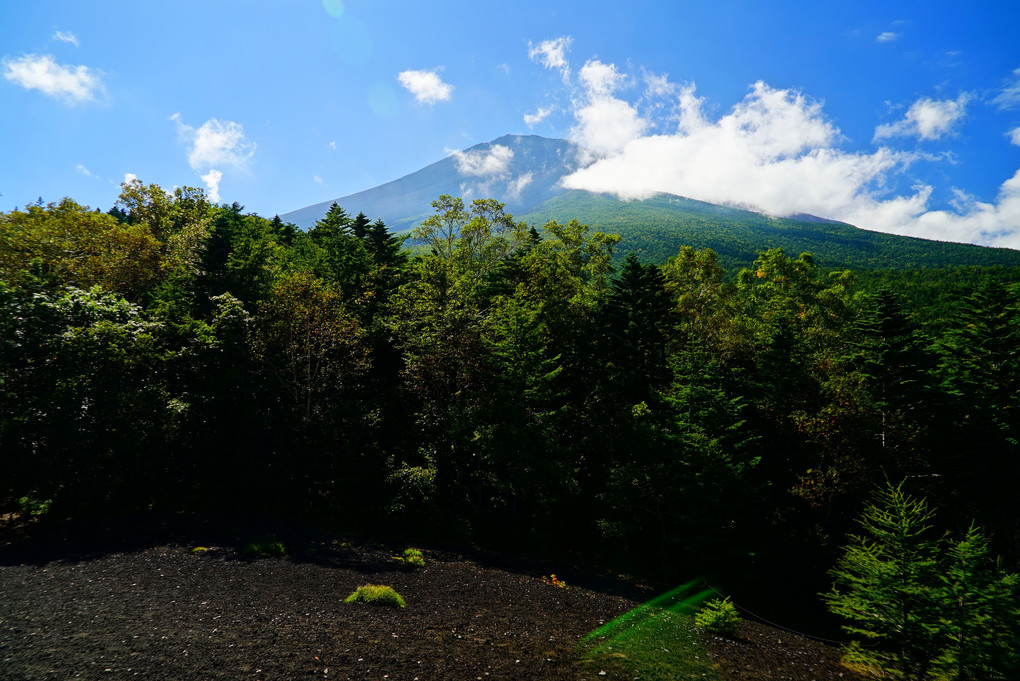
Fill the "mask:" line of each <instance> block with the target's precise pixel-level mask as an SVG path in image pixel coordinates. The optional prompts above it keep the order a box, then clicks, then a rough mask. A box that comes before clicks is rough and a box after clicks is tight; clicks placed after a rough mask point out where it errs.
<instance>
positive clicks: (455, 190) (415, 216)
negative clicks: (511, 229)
mask: <svg viewBox="0 0 1020 681" xmlns="http://www.w3.org/2000/svg"><path fill="white" fill-rule="evenodd" d="M577 156H578V147H577V146H576V145H574V144H573V143H571V142H568V141H566V140H557V139H547V138H545V137H538V136H536V135H505V136H503V137H500V138H499V139H495V140H493V141H491V142H486V143H484V144H477V145H475V146H473V147H471V148H470V149H466V150H464V151H462V152H457V153H455V154H451V155H450V156H447V157H446V158H444V159H443V160H441V161H438V162H436V163H433V164H431V165H429V166H426V167H424V168H422V169H421V170H418V171H416V172H413V173H411V174H410V175H405V176H404V177H401V178H400V179H397V180H394V181H392V182H387V183H386V184H383V185H380V186H378V187H374V188H372V189H368V190H366V191H363V192H358V193H357V194H351V195H349V196H343V197H339V198H336V199H331V200H329V201H323V202H322V203H316V204H313V205H311V206H307V207H305V208H300V209H298V210H295V211H291V212H290V213H285V214H283V215H281V216H280V218H281V219H283V220H284V221H285V222H293V223H294V224H296V225H297V226H298V227H302V228H305V229H308V228H310V227H312V226H314V225H315V221H316V220H319V219H321V218H322V216H323V215H325V214H326V211H327V210H329V207H330V205H331V204H332V203H333V202H334V201H336V203H338V204H339V205H340V206H342V207H343V208H344V209H345V210H346V211H347V212H348V213H350V214H352V215H356V214H357V213H359V212H363V213H365V215H367V216H369V217H370V218H372V219H373V220H374V219H377V218H381V219H382V220H383V221H384V222H385V223H386V225H387V226H388V227H389V228H390V229H391V230H392V231H394V232H403V231H408V230H410V229H411V228H412V227H414V226H415V225H417V224H418V223H419V222H421V221H422V220H424V219H425V218H426V217H428V216H429V214H430V213H431V202H432V201H434V200H435V199H436V198H438V197H439V195H440V194H450V195H451V196H460V197H462V198H463V199H465V201H468V200H470V199H487V198H494V199H498V200H499V201H502V202H504V203H506V204H507V209H508V210H509V211H510V212H512V213H517V212H520V211H522V210H526V209H527V208H530V207H531V206H535V205H538V204H540V203H542V202H544V201H546V200H547V199H550V198H552V197H553V196H556V195H557V194H559V193H562V192H563V191H564V189H563V188H562V187H560V186H559V184H558V183H559V181H560V179H561V178H562V177H563V176H564V175H567V174H569V173H570V172H572V171H573V170H574V169H576V168H577V167H578V162H577Z"/></svg>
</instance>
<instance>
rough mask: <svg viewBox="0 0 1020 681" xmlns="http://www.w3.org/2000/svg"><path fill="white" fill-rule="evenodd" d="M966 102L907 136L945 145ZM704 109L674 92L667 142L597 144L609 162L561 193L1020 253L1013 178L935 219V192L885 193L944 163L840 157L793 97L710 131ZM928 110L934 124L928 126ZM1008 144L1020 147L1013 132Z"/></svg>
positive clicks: (964, 198) (762, 94)
mask: <svg viewBox="0 0 1020 681" xmlns="http://www.w3.org/2000/svg"><path fill="white" fill-rule="evenodd" d="M603 73H604V74H605V72H603ZM594 82H596V83H600V84H605V83H618V82H619V78H617V77H616V76H613V75H608V76H606V77H603V78H597V79H594ZM595 91H597V92H605V91H606V90H605V89H604V88H603V89H601V90H600V89H599V88H595ZM610 91H611V88H610ZM595 99H600V98H599V97H595ZM601 99H602V100H613V101H615V102H618V106H620V107H622V106H624V105H626V106H627V107H630V111H631V113H630V114H628V115H630V116H632V117H633V119H632V120H644V119H642V118H640V117H638V114H637V112H636V109H635V108H634V107H633V106H631V105H629V104H627V103H626V102H623V101H622V100H618V99H615V97H614V96H613V95H605V94H604V95H602V96H601ZM924 101H925V100H922V102H924ZM928 101H930V100H928ZM966 101H967V96H966V95H961V97H960V98H959V99H957V100H949V101H948V105H947V104H946V103H945V102H935V103H934V104H935V105H936V106H934V107H930V109H929V108H925V107H926V106H927V105H926V104H925V105H921V106H918V107H917V109H914V110H915V112H916V114H915V115H914V117H912V118H909V117H908V119H907V120H910V121H912V123H911V125H912V126H913V134H917V135H919V136H922V135H926V136H927V137H928V138H936V139H937V138H938V137H939V136H941V135H945V134H948V133H949V132H950V131H951V130H952V125H953V123H955V122H956V121H958V120H959V119H960V118H961V117H962V116H963V106H964V104H965V103H966ZM574 107H575V116H578V120H579V121H581V124H579V126H578V128H577V129H575V132H576V133H577V135H576V138H575V141H578V142H581V143H584V142H585V141H586V134H585V133H586V132H587V131H588V129H587V128H586V127H585V125H584V122H583V120H582V115H587V114H586V113H585V112H590V111H591V108H592V103H591V101H589V99H582V100H579V101H577V102H575V103H574ZM703 108H704V107H703V100H702V99H700V98H698V97H697V96H696V94H695V88H694V86H693V85H687V86H683V87H679V88H678V94H677V95H676V109H677V112H676V119H675V120H676V121H677V122H676V128H675V130H674V131H672V132H670V133H668V134H655V135H652V134H647V132H646V133H645V134H639V135H634V136H630V135H623V136H621V139H624V138H627V137H630V139H627V140H626V141H625V142H622V143H621V144H619V145H618V146H617V148H616V149H615V150H612V149H611V148H610V147H611V145H603V151H605V152H607V153H606V154H605V156H604V157H603V158H601V159H599V160H597V161H595V162H594V163H592V164H590V165H588V166H587V167H585V168H583V169H581V170H578V171H576V172H575V173H573V174H571V175H569V176H568V177H567V178H565V180H564V184H565V185H566V186H567V187H569V188H572V189H586V190H589V191H594V192H607V193H613V194H616V195H618V196H620V197H622V198H625V199H641V198H647V197H650V196H652V195H654V194H656V193H659V192H665V193H670V194H676V195H680V196H686V197H690V198H694V199H699V200H702V201H708V202H711V203H717V204H723V205H731V206H738V207H743V208H749V209H751V210H756V211H760V212H763V213H766V214H770V215H776V216H783V215H790V214H793V213H801V212H803V213H811V214H814V215H819V216H823V217H827V218H832V219H836V220H843V221H845V222H848V223H850V224H854V225H857V226H858V227H862V228H864V229H872V230H877V231H883V232H891V233H897V234H904V235H909V236H918V237H924V238H929V239H941V240H946V241H961V242H970V243H981V244H987V245H992V246H1007V247H1011V248H1020V171H1018V172H1017V173H1016V174H1015V175H1014V176H1013V177H1012V178H1010V179H1009V180H1007V181H1006V182H1004V183H1003V184H1002V186H1001V187H1000V191H999V195H998V197H997V198H996V200H995V202H993V203H988V202H981V201H978V200H976V199H974V198H973V197H970V196H968V195H966V194H965V193H963V192H957V200H956V201H955V202H954V204H953V205H952V210H935V209H932V208H931V206H930V202H931V197H932V194H933V191H934V188H933V187H930V186H926V185H921V186H915V187H913V189H912V190H911V191H910V192H907V193H905V194H901V195H895V194H891V193H890V192H889V191H888V190H887V189H886V187H887V186H888V185H889V184H891V182H890V180H892V179H894V178H896V177H899V176H900V175H901V174H902V172H903V171H904V170H905V169H906V168H907V167H908V166H910V165H911V164H912V163H917V162H921V161H933V160H937V159H939V158H945V157H933V156H924V155H921V154H919V153H913V152H902V151H895V150H892V149H889V148H885V147H881V148H879V149H877V150H875V151H873V152H871V153H863V152H858V153H852V152H847V151H843V150H841V149H839V145H840V144H841V143H842V142H843V141H844V140H843V137H842V135H841V134H840V132H839V129H838V128H837V127H836V126H835V125H833V124H832V123H831V122H830V121H829V120H827V119H826V118H825V116H824V115H823V112H822V104H821V103H820V102H817V101H815V100H812V99H810V98H808V97H806V96H805V95H803V94H801V93H799V92H796V91H793V90H781V89H774V88H771V87H769V86H768V85H766V84H764V83H761V82H759V83H756V84H755V85H753V86H752V87H751V90H750V92H749V93H748V94H747V96H746V97H745V98H744V100H743V101H741V102H740V103H738V104H737V105H735V106H734V107H733V108H732V109H731V110H730V111H728V112H726V113H725V114H723V115H722V116H720V117H719V118H717V119H715V120H713V119H710V118H709V117H708V116H707V115H706V114H705V113H704V111H703ZM912 108H913V107H912ZM929 110H930V111H934V112H935V113H936V114H939V115H933V116H931V117H926V112H927V111H929ZM1010 138H1011V139H1012V140H1013V141H1014V143H1018V144H1020V128H1017V129H1016V130H1014V131H1011V132H1010Z"/></svg>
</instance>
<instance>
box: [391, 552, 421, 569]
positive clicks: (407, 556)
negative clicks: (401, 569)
mask: <svg viewBox="0 0 1020 681" xmlns="http://www.w3.org/2000/svg"><path fill="white" fill-rule="evenodd" d="M393 560H395V561H396V562H398V563H400V564H401V565H403V566H405V567H410V568H423V567H425V556H423V555H422V553H421V549H415V548H407V549H404V553H402V554H401V555H399V556H393Z"/></svg>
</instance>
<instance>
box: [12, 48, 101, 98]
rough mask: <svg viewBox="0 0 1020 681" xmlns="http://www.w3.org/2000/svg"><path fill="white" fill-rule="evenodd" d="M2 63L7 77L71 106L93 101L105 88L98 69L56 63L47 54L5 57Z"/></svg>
mask: <svg viewBox="0 0 1020 681" xmlns="http://www.w3.org/2000/svg"><path fill="white" fill-rule="evenodd" d="M3 66H4V78H6V79H7V80H9V81H11V82H13V83H17V84H18V85H20V86H22V87H24V88H26V89H28V90H40V91H41V92H42V93H43V94H46V95H49V96H50V97H55V98H56V99H59V100H61V101H63V102H64V103H65V104H68V105H71V106H73V105H75V104H79V103H81V102H88V101H94V100H95V99H96V98H97V96H98V95H100V94H102V93H103V92H104V86H103V79H102V72H101V71H97V70H95V69H90V68H89V67H88V66H66V65H63V64H58V63H57V62H56V61H55V60H54V59H53V57H52V56H50V55H48V54H46V55H36V54H29V55H26V56H24V57H21V58H19V59H4V60H3Z"/></svg>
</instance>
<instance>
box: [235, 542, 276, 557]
mask: <svg viewBox="0 0 1020 681" xmlns="http://www.w3.org/2000/svg"><path fill="white" fill-rule="evenodd" d="M241 553H243V554H245V555H248V556H256V557H259V558H270V557H273V556H285V555H287V549H286V547H285V546H284V545H283V542H282V541H280V540H279V539H276V538H270V539H262V540H258V541H253V542H249V543H248V544H246V545H245V547H244V548H243V549H242V550H241Z"/></svg>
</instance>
